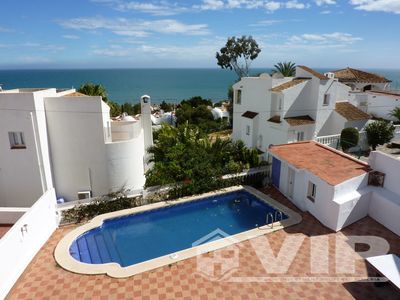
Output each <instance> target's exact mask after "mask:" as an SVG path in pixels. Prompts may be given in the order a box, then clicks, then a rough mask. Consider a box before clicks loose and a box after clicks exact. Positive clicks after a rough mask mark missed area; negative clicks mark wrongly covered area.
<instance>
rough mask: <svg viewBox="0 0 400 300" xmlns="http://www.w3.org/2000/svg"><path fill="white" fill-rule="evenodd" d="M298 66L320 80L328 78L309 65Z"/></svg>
mask: <svg viewBox="0 0 400 300" xmlns="http://www.w3.org/2000/svg"><path fill="white" fill-rule="evenodd" d="M298 67H299V68H302V69H303V70H304V71H306V72H308V73H310V74H312V75H313V76H315V77H317V78H319V79H321V80H328V79H329V78H328V77H326V76H325V75H323V74H321V73H319V72H317V71H315V70H313V69H311V68H309V67H306V66H298Z"/></svg>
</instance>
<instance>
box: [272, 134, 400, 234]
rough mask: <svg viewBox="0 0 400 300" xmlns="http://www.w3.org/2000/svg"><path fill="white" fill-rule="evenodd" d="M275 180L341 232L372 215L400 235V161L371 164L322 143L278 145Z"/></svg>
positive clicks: (375, 156)
mask: <svg viewBox="0 0 400 300" xmlns="http://www.w3.org/2000/svg"><path fill="white" fill-rule="evenodd" d="M269 153H270V154H271V156H272V176H271V177H272V184H273V185H274V186H275V187H276V188H278V189H279V190H280V191H281V192H282V193H283V194H284V195H285V196H286V197H287V198H288V199H289V200H290V201H292V202H293V204H295V205H296V206H297V207H298V208H299V209H301V210H302V211H308V212H310V213H311V214H312V215H313V216H314V217H316V218H317V219H318V220H319V221H320V222H321V223H322V224H324V225H325V226H327V227H328V228H330V229H332V230H334V231H339V230H341V229H342V228H343V227H345V226H347V225H350V224H352V223H354V222H356V221H358V220H359V219H361V218H363V217H365V216H367V215H369V216H370V217H372V218H373V219H375V220H376V221H378V222H379V223H381V224H383V225H384V226H385V227H387V228H388V229H390V230H391V231H393V232H394V233H396V234H397V235H400V222H399V216H400V188H399V184H398V182H399V181H398V180H399V177H400V159H396V158H394V157H392V156H389V155H387V154H384V153H382V152H378V151H374V152H372V153H371V155H370V157H369V163H368V164H367V163H364V162H361V161H359V160H357V159H355V158H353V157H351V156H349V155H347V154H344V153H342V152H340V151H337V150H335V149H332V148H330V147H327V146H324V145H322V144H319V143H317V142H313V141H307V142H297V143H291V144H285V145H276V146H272V147H271V148H270V149H269Z"/></svg>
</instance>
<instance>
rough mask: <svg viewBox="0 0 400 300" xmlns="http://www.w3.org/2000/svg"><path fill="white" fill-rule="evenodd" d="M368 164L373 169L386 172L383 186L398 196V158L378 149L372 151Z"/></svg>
mask: <svg viewBox="0 0 400 300" xmlns="http://www.w3.org/2000/svg"><path fill="white" fill-rule="evenodd" d="M368 164H369V165H370V166H371V168H372V169H374V170H375V171H379V172H382V173H384V174H386V176H385V184H384V188H385V189H388V190H389V191H391V192H393V193H395V194H397V195H399V198H400V159H399V158H394V157H393V156H390V155H388V154H385V153H382V152H379V151H372V152H371V153H370V155H369V158H368Z"/></svg>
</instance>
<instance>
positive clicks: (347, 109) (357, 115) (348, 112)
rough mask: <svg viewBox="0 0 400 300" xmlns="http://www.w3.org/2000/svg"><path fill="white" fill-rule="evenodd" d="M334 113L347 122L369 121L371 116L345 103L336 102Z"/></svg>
mask: <svg viewBox="0 0 400 300" xmlns="http://www.w3.org/2000/svg"><path fill="white" fill-rule="evenodd" d="M335 111H336V112H337V113H338V114H339V115H341V116H342V117H343V118H345V119H346V120H347V121H356V120H369V119H371V116H370V115H369V114H367V113H365V112H363V111H362V110H360V109H359V108H357V107H356V106H354V105H353V104H351V103H349V102H347V101H345V102H336V104H335Z"/></svg>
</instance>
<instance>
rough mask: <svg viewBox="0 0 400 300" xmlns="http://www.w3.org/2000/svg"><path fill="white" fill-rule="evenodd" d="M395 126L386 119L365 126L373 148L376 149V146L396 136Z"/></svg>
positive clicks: (369, 142)
mask: <svg viewBox="0 0 400 300" xmlns="http://www.w3.org/2000/svg"><path fill="white" fill-rule="evenodd" d="M394 130H395V128H394V126H393V124H392V123H389V122H386V121H375V122H372V123H369V124H368V125H367V126H365V131H366V132H367V140H368V144H369V145H370V146H371V147H372V150H376V146H378V145H383V144H385V143H388V142H390V141H391V140H392V138H393V137H394Z"/></svg>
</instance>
